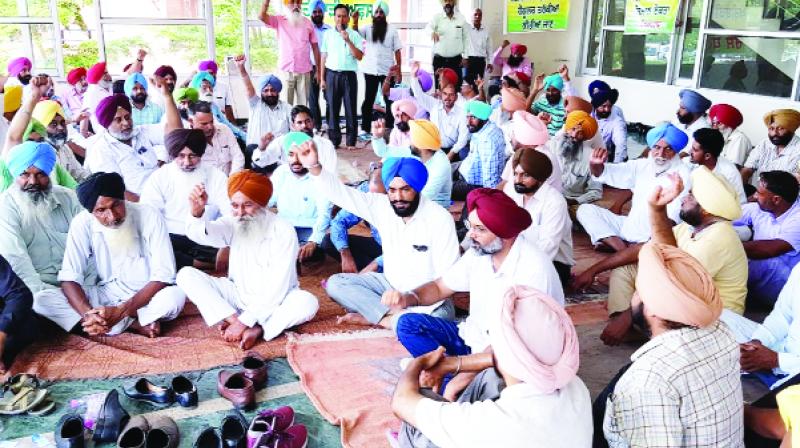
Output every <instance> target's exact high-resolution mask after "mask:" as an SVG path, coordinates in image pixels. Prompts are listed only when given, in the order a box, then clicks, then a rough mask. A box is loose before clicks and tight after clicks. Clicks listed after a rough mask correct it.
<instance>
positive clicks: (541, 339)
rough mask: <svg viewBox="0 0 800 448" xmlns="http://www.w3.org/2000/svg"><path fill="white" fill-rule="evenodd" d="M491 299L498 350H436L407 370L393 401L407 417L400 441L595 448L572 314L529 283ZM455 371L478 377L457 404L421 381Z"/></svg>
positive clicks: (492, 334)
mask: <svg viewBox="0 0 800 448" xmlns="http://www.w3.org/2000/svg"><path fill="white" fill-rule="evenodd" d="M490 299H491V300H498V299H499V304H498V305H497V306H496V307H494V308H493V309H492V311H493V314H495V316H492V317H493V318H492V322H493V323H492V326H491V329H490V332H489V338H490V343H491V347H492V350H493V352H494V353H493V354H492V353H478V354H472V355H467V356H444V350H443V349H442V348H438V349H436V350H434V351H432V352H429V353H428V354H426V355H424V356H421V357H419V358H417V359H415V360H414V361H412V362H411V363H410V364H409V365H408V367H406V369H405V371H404V372H403V373H402V375H401V377H400V380H399V381H398V383H397V387H396V388H395V392H394V397H393V399H392V410H393V411H394V413H395V415H396V416H397V417H399V418H400V419H401V420H403V425H402V426H401V428H400V432H399V434H398V440H397V441H398V442H399V446H402V447H429V446H432V445H435V446H503V447H531V446H548V447H557V446H565V447H566V446H569V447H589V446H591V444H592V410H591V403H590V400H591V399H590V396H589V390H588V389H587V388H586V385H585V384H584V383H583V381H581V379H580V378H579V377H578V376H577V372H578V366H579V353H578V352H579V350H578V335H577V333H576V331H575V327H574V326H573V324H572V321H571V320H570V317H569V315H568V314H567V313H566V312H565V311H564V309H563V307H562V306H561V305H560V304H559V303H557V301H556V300H554V299H553V298H551V297H548V295H547V294H546V293H543V292H541V291H539V290H537V289H535V288H531V287H529V286H514V287H512V288H509V289H508V290H507V291H498V292H497V293H496V294H495V295H494V296H493V297H490ZM457 371H458V372H470V373H472V374H476V376H475V378H474V379H473V380H472V381H471V382H470V383H469V385H468V386H467V387H466V389H464V392H463V393H460V394H459V395H458V397H457V400H454V401H455V402H452V403H451V402H449V400H447V399H445V398H443V397H441V396H439V395H437V394H435V393H430V391H427V390H424V389H422V387H430V386H431V385H430V384H422V383H421V382H420V378H426V379H427V378H431V377H432V378H436V379H439V378H441V376H442V375H444V374H450V373H453V372H457ZM421 374H422V375H421Z"/></svg>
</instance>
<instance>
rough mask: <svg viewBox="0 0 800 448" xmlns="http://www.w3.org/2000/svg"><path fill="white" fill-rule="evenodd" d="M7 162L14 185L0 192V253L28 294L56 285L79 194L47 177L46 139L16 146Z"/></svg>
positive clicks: (51, 154)
mask: <svg viewBox="0 0 800 448" xmlns="http://www.w3.org/2000/svg"><path fill="white" fill-rule="evenodd" d="M7 160H8V171H9V172H10V175H11V176H13V178H14V183H13V185H11V186H10V187H9V188H8V190H6V191H5V192H3V193H2V194H0V235H1V236H0V254H1V255H2V256H3V257H5V259H6V260H7V261H8V262H9V263H11V264H12V265H13V266H14V270H15V272H16V273H17V275H18V276H19V277H20V278H21V279H22V281H23V282H25V285H26V286H27V287H28V289H30V291H31V292H32V293H33V294H37V293H39V292H40V291H43V290H45V289H50V288H57V287H58V280H57V279H56V275H57V274H58V271H59V269H61V262H62V259H63V258H64V248H65V244H66V240H67V232H68V231H69V225H70V222H71V221H72V218H74V217H75V215H77V214H78V213H79V212H80V211H81V207H80V204H79V203H78V198H76V197H75V193H74V192H73V191H72V190H70V189H68V188H65V187H61V186H58V185H54V184H53V182H52V181H51V180H50V177H49V175H50V174H51V173H52V172H53V170H54V168H55V164H56V152H55V150H54V149H53V147H52V146H50V145H49V144H48V143H37V142H32V141H28V142H25V143H22V144H20V145H17V146H15V147H13V148H12V149H11V151H10V152H9V154H8V156H7Z"/></svg>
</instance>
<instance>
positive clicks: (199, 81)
mask: <svg viewBox="0 0 800 448" xmlns="http://www.w3.org/2000/svg"><path fill="white" fill-rule="evenodd" d="M203 81H208V82H210V83H211V87H214V84H216V81H215V80H214V77H213V76H211V74H210V73H208V72H199V73H197V74H196V75H194V78H192V82H191V83H189V87H192V88H193V89H197V91H198V92H199V91H200V87H202V85H203Z"/></svg>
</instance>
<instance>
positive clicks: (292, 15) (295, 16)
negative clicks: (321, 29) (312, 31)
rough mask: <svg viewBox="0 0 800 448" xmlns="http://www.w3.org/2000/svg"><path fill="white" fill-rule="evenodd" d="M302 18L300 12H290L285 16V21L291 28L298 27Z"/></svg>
mask: <svg viewBox="0 0 800 448" xmlns="http://www.w3.org/2000/svg"><path fill="white" fill-rule="evenodd" d="M303 17H304V16H303V13H302V12H301V11H291V12H289V14H286V20H288V21H289V25H291V26H293V27H297V26H299V25H300V24H301V23H302V22H303Z"/></svg>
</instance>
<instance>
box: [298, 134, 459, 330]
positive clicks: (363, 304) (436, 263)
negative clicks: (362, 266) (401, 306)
mask: <svg viewBox="0 0 800 448" xmlns="http://www.w3.org/2000/svg"><path fill="white" fill-rule="evenodd" d="M298 158H299V161H300V163H302V164H303V166H304V167H306V168H307V169H308V171H309V173H310V174H311V175H312V176H313V177H314V179H315V182H316V184H317V188H318V189H319V191H322V192H324V194H325V195H326V196H327V197H328V198H329V199H330V201H331V202H333V203H334V204H335V205H337V206H339V207H341V208H342V209H344V210H347V211H349V212H351V213H353V214H355V215H356V216H360V217H361V218H363V219H365V220H366V221H367V222H369V223H370V224H371V225H373V226H374V227H375V228H376V229H377V230H378V232H379V233H380V235H381V242H382V245H383V260H384V262H383V266H384V268H383V273H381V274H379V273H376V272H370V273H366V274H363V275H361V274H336V275H333V276H332V277H330V278H329V279H328V282H327V286H326V291H327V293H328V295H329V296H330V297H331V298H332V299H333V300H335V301H336V302H338V303H339V304H341V305H342V306H344V308H345V309H346V310H348V312H349V314H348V315H346V316H345V318H344V319H342V321H344V322H352V323H361V324H371V325H377V324H379V323H380V324H381V325H383V326H385V327H394V325H393V322H392V320H394V319H393V318H392V317H393V316H394V313H391V314H390V311H391V310H390V309H389V307H388V306H386V305H383V304H381V295H383V293H384V292H385V291H387V290H390V289H398V290H403V291H407V290H410V289H412V288H415V287H417V286H419V285H421V284H423V283H425V282H427V281H430V280H433V279H435V278H437V277H439V276H440V275H442V274H443V273H444V272H445V271H446V270H447V269H448V268H449V267H450V266H452V264H453V263H455V261H456V260H457V259H458V238H457V237H456V229H455V225H454V223H453V217H452V216H451V215H450V212H448V211H447V210H445V209H444V208H443V207H441V206H439V205H437V204H435V203H433V201H431V200H430V199H428V198H426V197H424V196H422V194H421V192H422V190H423V188H424V187H425V183H426V182H427V180H428V171H427V169H426V168H425V165H424V164H423V163H422V162H421V161H420V160H418V159H416V158H411V157H402V158H389V159H386V160H385V161H384V162H383V167H382V168H381V178H382V179H383V184H384V185H385V186H386V191H387V192H388V194H386V195H383V194H377V193H362V192H360V191H357V190H355V189H353V188H349V187H347V186H345V185H343V184H342V183H341V182H340V181H339V179H338V177H337V176H336V175H334V174H333V173H331V172H329V171H328V170H327V169H326V170H323V169H322V167H321V165H319V156H318V155H317V151H316V150H315V148H314V146H313V145H311V144H309V143H308V142H307V143H305V144H303V145H302V146H301V148H300V154H299V156H298ZM420 312H428V313H433V314H434V315H438V316H442V317H448V318H453V312H454V310H453V305H452V303H451V302H450V301H449V300H448V301H446V302H444V303H442V302H437V303H435V304H433V305H432V306H430V307H425V308H423V309H420ZM356 313H358V314H356Z"/></svg>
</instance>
